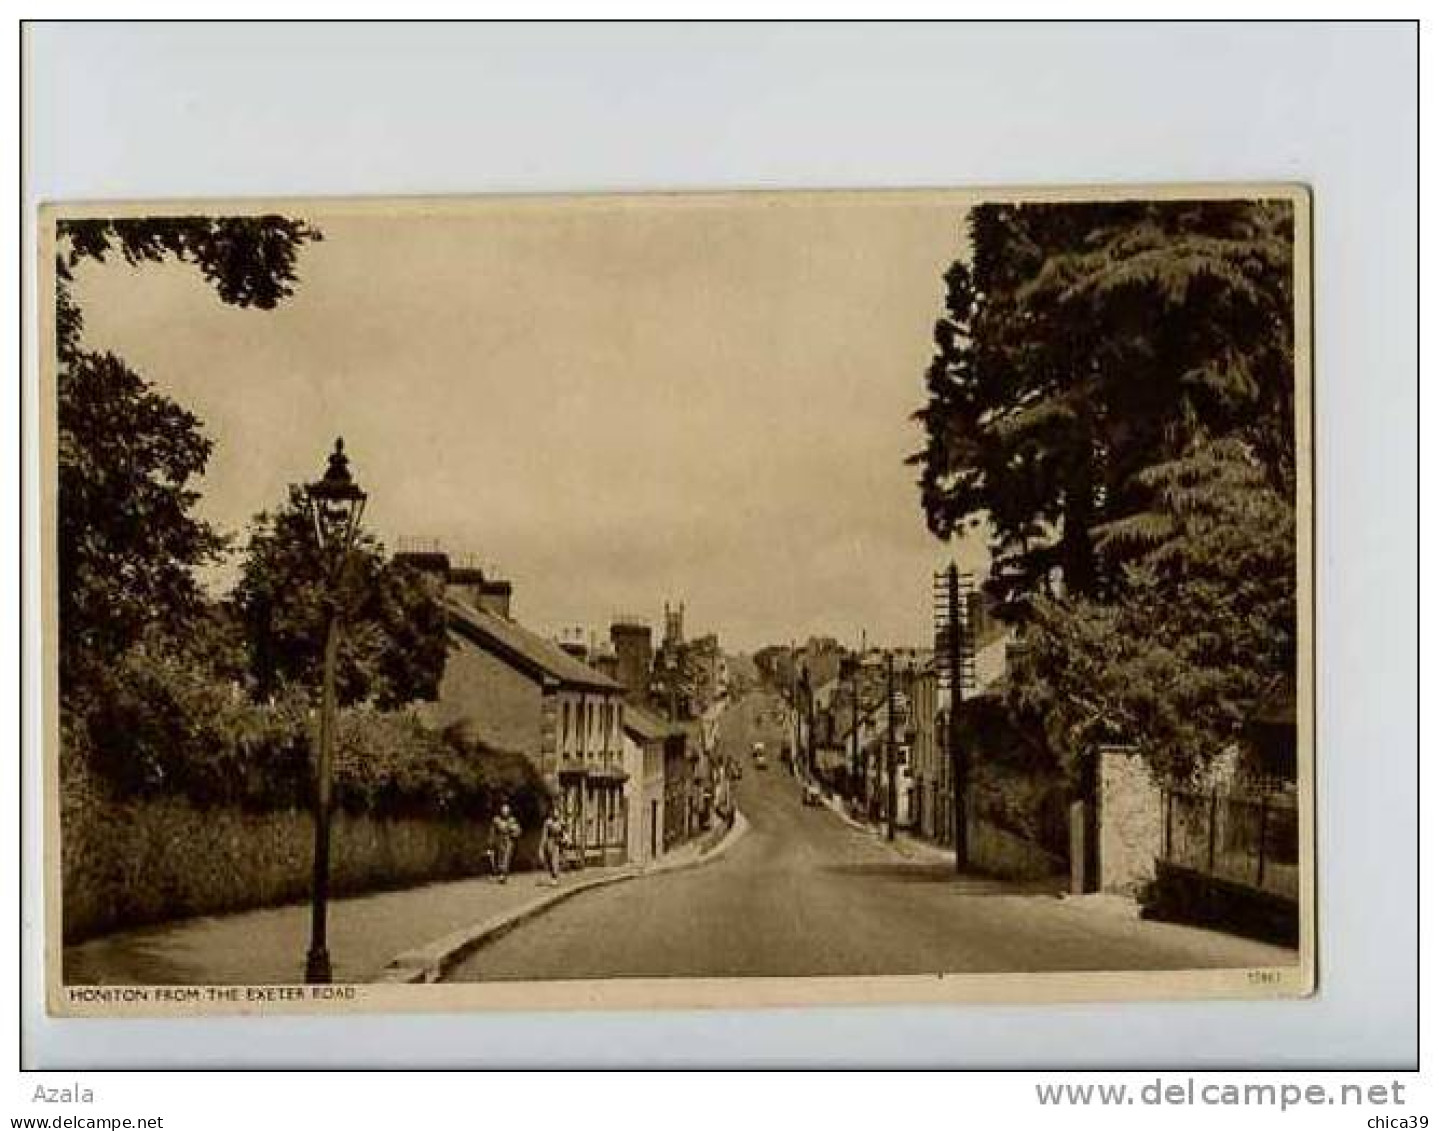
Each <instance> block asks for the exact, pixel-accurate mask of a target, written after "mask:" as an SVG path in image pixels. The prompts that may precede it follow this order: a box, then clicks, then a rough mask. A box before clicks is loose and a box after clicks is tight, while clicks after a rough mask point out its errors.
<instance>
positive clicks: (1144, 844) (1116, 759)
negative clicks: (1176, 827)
mask: <svg viewBox="0 0 1439 1131" xmlns="http://www.w3.org/2000/svg"><path fill="white" fill-rule="evenodd" d="M1098 786H1099V822H1098V824H1099V886H1100V888H1101V889H1102V890H1104V891H1112V892H1121V893H1123V894H1126V895H1134V894H1136V893H1137V892H1138V891H1139V890H1140V889H1141V888H1142V887H1144V885H1145V884H1147V883H1148V882H1149V881H1150V880H1152V879H1154V861H1155V859H1156V858H1157V857H1158V856H1159V854H1160V851H1161V850H1162V847H1163V844H1162V840H1163V836H1164V813H1163V807H1162V805H1161V800H1160V789H1159V786H1158V785H1157V784H1156V783H1155V781H1154V779H1153V778H1152V777H1151V776H1150V773H1149V767H1148V766H1147V765H1146V764H1145V762H1144V759H1142V758H1140V757H1139V756H1138V755H1137V754H1135V753H1134V752H1132V751H1130V750H1127V749H1123V748H1111V749H1106V750H1102V751H1100V754H1099V782H1098Z"/></svg>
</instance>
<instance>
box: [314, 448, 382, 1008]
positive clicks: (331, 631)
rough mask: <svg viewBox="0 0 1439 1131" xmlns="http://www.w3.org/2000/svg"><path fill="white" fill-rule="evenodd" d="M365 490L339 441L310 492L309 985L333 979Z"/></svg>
mask: <svg viewBox="0 0 1439 1131" xmlns="http://www.w3.org/2000/svg"><path fill="white" fill-rule="evenodd" d="M367 497H368V496H366V494H365V492H363V491H361V490H360V488H359V486H358V485H357V484H356V483H355V480H354V477H353V476H351V474H350V461H349V459H348V458H347V457H346V455H345V441H344V440H343V439H337V440H336V441H335V450H334V451H333V452H331V453H330V462H329V466H328V467H326V468H325V474H324V477H323V478H321V479H320V480H318V481H317V482H315V483H311V484H309V485H308V486H307V487H306V488H305V500H306V503H307V505H308V508H309V512H310V518H311V520H312V522H313V523H314V527H315V542H316V544H317V545H318V546H319V548H320V557H321V559H322V560H323V562H324V564H325V584H326V594H325V607H326V615H325V664H324V673H323V676H322V682H321V691H320V751H319V756H318V758H317V759H316V761H315V868H314V876H313V880H312V882H311V892H310V950H309V953H308V954H307V955H306V957H305V981H306V982H312V983H326V982H329V981H330V980H331V971H330V951H329V947H328V946H327V944H326V938H325V934H326V922H325V920H326V915H327V912H328V907H329V901H330V775H331V767H332V766H333V765H334V757H335V661H336V657H337V655H338V653H339V648H340V595H339V590H340V586H341V583H342V582H343V579H344V572H345V565H346V563H347V562H348V560H349V557H350V550H351V548H352V547H353V546H354V544H355V535H356V533H358V531H359V529H360V517H361V516H362V515H363V514H364V513H365V500H366V498H367Z"/></svg>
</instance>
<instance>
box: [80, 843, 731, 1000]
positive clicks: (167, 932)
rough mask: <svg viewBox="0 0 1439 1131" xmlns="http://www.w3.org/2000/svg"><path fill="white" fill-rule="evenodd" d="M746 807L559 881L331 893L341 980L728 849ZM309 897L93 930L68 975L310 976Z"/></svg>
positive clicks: (227, 979) (425, 975) (391, 970)
mask: <svg viewBox="0 0 1439 1131" xmlns="http://www.w3.org/2000/svg"><path fill="white" fill-rule="evenodd" d="M744 829H745V825H744V822H743V819H742V818H741V819H737V821H736V824H735V828H734V829H733V830H731V832H730V834H729V835H728V836H726V837H725V838H724V839H723V840H722V841H720V842H719V843H718V844H715V845H713V846H712V848H711V850H710V851H708V852H705V851H704V845H703V844H702V843H701V842H700V841H699V840H695V841H691V842H690V843H689V844H686V845H683V846H681V847H679V848H677V849H675V850H674V851H672V852H669V853H667V854H666V855H665V856H664V857H662V858H661V859H660V860H658V861H654V862H652V863H649V864H647V865H621V866H618V867H613V868H587V869H585V870H584V871H581V872H567V873H565V874H564V877H563V879H562V881H561V884H560V886H559V887H552V886H550V885H549V877H548V876H547V875H544V874H541V873H534V872H522V873H517V874H515V875H512V876H511V877H510V879H509V881H508V882H507V883H504V884H501V883H498V882H496V881H495V880H494V879H492V878H490V877H475V878H471V879H465V880H454V881H448V882H445V883H434V884H425V885H422V886H420V887H413V888H406V889H404V890H401V891H385V892H374V893H371V894H368V895H360V896H348V897H345V898H342V899H336V900H333V901H332V902H331V904H330V917H329V937H330V959H331V962H332V964H333V967H334V978H335V981H336V982H370V981H380V980H383V981H433V980H435V979H436V978H437V977H439V975H440V973H441V972H442V970H443V968H444V966H445V964H446V963H447V962H449V961H452V960H453V959H454V956H455V955H457V954H461V953H464V952H465V948H466V947H467V946H471V945H474V944H475V943H476V942H478V941H483V940H484V939H485V938H487V937H492V936H493V935H496V934H498V933H500V932H502V931H503V930H506V929H508V928H509V927H510V926H513V925H514V924H515V923H518V922H522V921H523V920H525V919H527V918H529V917H530V916H532V915H535V914H538V913H540V912H541V911H543V910H545V909H546V908H547V907H550V906H553V905H554V904H556V903H558V902H561V901H563V900H564V899H567V898H569V897H570V896H571V895H573V894H575V893H576V892H578V891H583V890H588V889H590V888H593V887H596V886H601V885H606V884H613V883H618V882H621V881H626V880H636V879H639V878H641V877H643V876H646V875H650V874H658V873H664V872H668V871H673V870H675V869H681V868H688V867H693V866H695V865H697V864H700V863H705V862H707V861H708V860H710V859H713V858H715V857H717V856H718V855H720V854H721V853H722V852H724V851H727V849H728V847H729V846H730V845H731V844H733V843H734V841H736V840H737V839H738V838H739V837H740V836H742V835H743V833H744ZM309 935H310V906H309V904H308V903H295V904H287V905H285V906H282V907H268V908H261V909H258V910H254V911H243V912H238V913H235V914H231V915H214V916H203V917H197V918H193V919H184V920H179V921H176V922H173V923H164V924H159V925H156V926H152V927H144V928H139V929H137V930H133V931H124V932H119V933H116V934H111V935H105V936H102V937H100V938H95V939H90V940H87V941H85V942H82V943H78V944H75V945H73V946H68V947H66V948H65V951H64V963H65V981H66V982H67V983H69V984H79V985H96V984H99V985H285V984H290V983H296V982H299V981H301V980H302V979H303V974H304V967H305V952H306V949H307V948H308V946H309Z"/></svg>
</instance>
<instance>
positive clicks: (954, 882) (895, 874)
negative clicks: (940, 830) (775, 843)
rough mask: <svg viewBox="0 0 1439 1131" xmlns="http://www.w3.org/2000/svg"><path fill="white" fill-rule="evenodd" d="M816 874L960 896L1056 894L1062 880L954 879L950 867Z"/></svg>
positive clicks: (878, 867) (860, 867)
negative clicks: (931, 887) (941, 889)
mask: <svg viewBox="0 0 1439 1131" xmlns="http://www.w3.org/2000/svg"><path fill="white" fill-rule="evenodd" d="M819 871H821V872H824V873H826V874H827V875H832V876H839V877H842V878H848V879H855V880H876V879H878V880H891V881H894V882H896V883H902V884H940V885H943V886H945V887H950V888H953V889H954V890H955V892H956V893H957V894H960V895H1055V896H1057V895H1059V893H1060V892H1061V891H1062V890H1063V881H1062V880H1058V879H1053V880H1049V879H1046V880H1028V881H1023V882H1016V881H1010V880H998V879H995V878H993V877H992V876H981V875H975V874H969V875H964V876H957V875H955V872H954V867H953V865H950V864H902V863H896V864H828V865H824V866H822V867H821V868H820V869H819Z"/></svg>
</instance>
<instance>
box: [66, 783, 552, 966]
mask: <svg viewBox="0 0 1439 1131" xmlns="http://www.w3.org/2000/svg"><path fill="white" fill-rule="evenodd" d="M61 822H62V826H61V827H62V838H61V839H62V844H63V849H62V870H63V889H62V890H63V906H64V936H65V941H66V942H67V943H70V942H76V941H78V940H80V939H82V938H86V937H88V936H91V935H97V934H103V933H105V932H107V931H113V930H118V929H121V928H125V927H134V926H139V925H142V924H145V923H153V922H160V921H163V920H167V919H175V918H182V917H185V916H190V915H204V914H213V913H216V912H223V911H234V910H240V909H244V908H250V907H263V906H270V905H273V904H279V903H289V902H294V901H299V900H303V899H307V898H308V897H309V894H310V869H311V864H312V860H313V852H314V825H313V822H312V820H311V817H310V814H309V812H308V811H300V810H287V811H283V812H276V813H248V812H244V811H241V810H238V809H198V808H196V807H195V806H193V805H191V804H190V803H189V802H187V801H182V800H176V799H170V798H164V799H152V800H143V801H123V802H117V801H113V800H110V799H108V798H106V797H105V796H104V795H103V794H101V793H99V792H98V791H95V790H94V789H92V788H86V787H76V788H67V790H66V791H65V797H64V800H63V802H62V814H61ZM527 833H528V834H533V830H527ZM332 837H333V839H332V841H331V845H332V848H331V869H332V870H331V881H330V882H331V890H332V891H333V892H334V893H335V894H337V895H339V894H346V893H355V892H361V891H368V890H374V889H380V888H386V887H399V886H406V885H410V884H414V883H421V882H425V881H428V880H435V879H446V878H452V877H458V876H464V875H471V874H475V873H479V872H483V871H485V870H486V867H487V863H486V856H485V849H486V848H487V847H488V838H489V831H488V828H487V827H485V824H484V823H483V822H467V823H454V824H448V823H440V822H436V821H424V820H417V819H406V820H378V819H375V818H371V817H354V816H350V815H349V814H345V813H337V814H336V815H335V819H334V823H333V826H332ZM533 839H534V837H533V835H527V837H526V838H525V839H524V840H522V842H521V845H520V850H521V851H520V852H519V853H518V854H517V864H519V863H522V862H525V861H528V860H530V858H532V856H533V844H532V843H530V842H531V841H533Z"/></svg>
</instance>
